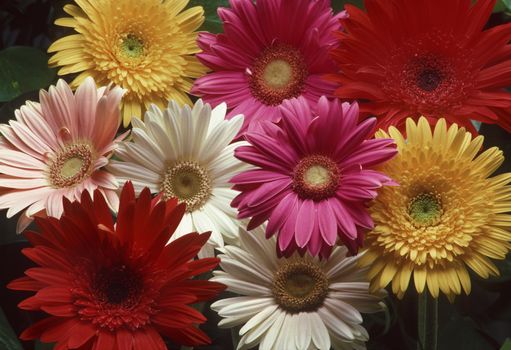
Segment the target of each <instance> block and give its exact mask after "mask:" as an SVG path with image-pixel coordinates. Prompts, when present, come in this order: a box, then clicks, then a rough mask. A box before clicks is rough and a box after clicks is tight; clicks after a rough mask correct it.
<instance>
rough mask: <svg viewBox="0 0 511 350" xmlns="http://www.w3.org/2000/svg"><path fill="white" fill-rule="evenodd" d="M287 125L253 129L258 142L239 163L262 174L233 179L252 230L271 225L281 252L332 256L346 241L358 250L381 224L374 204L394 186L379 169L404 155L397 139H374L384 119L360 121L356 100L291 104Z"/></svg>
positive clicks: (286, 108)
mask: <svg viewBox="0 0 511 350" xmlns="http://www.w3.org/2000/svg"><path fill="white" fill-rule="evenodd" d="M280 111H281V113H282V116H283V118H282V122H281V123H279V124H275V123H271V122H269V121H266V122H260V123H259V124H258V127H254V128H253V130H251V131H249V132H247V133H246V134H245V137H246V139H247V141H248V142H249V143H250V145H247V146H241V147H238V148H237V149H236V152H235V155H236V157H238V158H239V159H241V160H243V161H245V162H247V163H250V164H253V165H255V166H257V167H258V169H253V170H249V171H246V172H244V173H241V174H239V175H237V176H235V177H234V178H233V179H232V182H233V183H234V184H235V186H234V188H235V189H236V190H239V191H241V193H240V194H239V195H238V196H237V197H236V198H235V199H234V200H233V202H232V205H233V206H235V207H238V209H239V217H240V218H248V217H251V220H250V222H249V224H248V229H249V230H251V229H253V228H255V227H257V226H259V225H260V224H262V223H263V222H264V221H266V220H269V221H268V226H267V228H266V235H267V237H270V236H272V235H273V234H275V233H277V234H278V249H279V251H280V252H281V253H282V254H283V255H285V256H289V255H290V254H292V253H293V252H294V251H295V250H299V251H301V252H304V251H305V250H308V251H309V252H310V253H311V254H312V255H314V256H316V255H318V254H320V255H321V256H325V257H326V256H328V255H329V254H330V252H331V250H332V247H333V246H334V245H336V244H337V243H338V242H339V240H340V243H344V244H345V245H346V246H347V247H348V248H349V249H350V251H351V252H352V253H355V252H356V251H357V249H358V247H359V246H360V245H361V244H362V239H363V232H364V230H366V229H371V228H372V227H373V221H372V219H371V217H370V216H369V214H368V213H367V211H366V203H367V202H368V201H370V200H372V199H374V198H375V197H376V195H377V191H378V189H379V188H380V187H382V186H383V185H386V184H393V182H392V180H391V179H390V178H389V177H387V176H386V175H384V174H382V173H380V172H378V171H376V170H374V167H375V166H377V165H379V164H381V163H383V162H385V161H387V160H389V159H390V158H392V157H393V156H394V155H395V154H396V152H397V151H396V146H395V144H394V142H393V140H391V139H369V137H371V136H372V134H373V131H374V130H373V129H374V126H375V124H376V119H374V118H370V119H367V120H365V121H363V122H362V123H360V124H358V122H357V121H358V117H359V109H358V105H357V104H356V103H354V104H351V105H350V104H348V103H344V104H342V105H341V103H340V102H339V101H336V100H334V101H329V100H328V99H327V98H326V97H321V98H320V100H319V102H318V105H317V108H316V110H312V109H311V108H310V106H309V104H308V103H307V100H306V99H305V98H303V97H301V98H298V99H292V100H289V101H285V102H284V103H283V104H282V107H281V109H280Z"/></svg>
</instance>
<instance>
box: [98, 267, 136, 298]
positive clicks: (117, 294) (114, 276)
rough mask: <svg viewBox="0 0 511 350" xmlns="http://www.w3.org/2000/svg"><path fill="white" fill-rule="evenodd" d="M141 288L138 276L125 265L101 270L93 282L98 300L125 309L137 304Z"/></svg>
mask: <svg viewBox="0 0 511 350" xmlns="http://www.w3.org/2000/svg"><path fill="white" fill-rule="evenodd" d="M143 286H144V284H143V281H142V279H141V278H140V276H138V275H137V274H136V273H135V272H134V271H132V270H131V269H130V268H129V267H127V266H125V265H121V266H114V267H112V268H110V269H105V270H102V271H101V272H99V273H98V274H97V276H96V279H95V281H94V282H93V289H94V290H95V292H96V295H97V296H98V299H99V300H101V301H103V302H106V303H108V304H113V305H122V306H125V307H130V306H133V305H135V304H137V303H138V301H139V299H140V296H141V294H142V289H143Z"/></svg>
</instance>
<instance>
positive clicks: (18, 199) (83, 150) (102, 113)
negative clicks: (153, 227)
mask: <svg viewBox="0 0 511 350" xmlns="http://www.w3.org/2000/svg"><path fill="white" fill-rule="evenodd" d="M123 93H124V91H123V90H122V89H121V88H113V89H109V88H105V87H103V88H100V89H97V88H96V84H95V83H94V80H93V79H92V78H88V79H86V80H85V81H84V83H83V84H82V85H81V86H79V87H78V89H77V91H76V94H74V95H73V93H72V91H71V89H70V88H69V86H68V85H67V83H66V82H65V81H64V80H59V81H58V83H57V86H56V87H55V86H50V88H49V91H44V90H41V92H40V94H39V98H40V102H41V103H40V104H39V103H36V102H31V101H27V103H26V105H24V106H22V107H21V108H20V109H19V110H16V111H15V115H16V120H12V121H10V122H9V125H5V124H4V125H0V131H1V133H2V135H3V138H2V140H1V142H0V173H1V174H0V190H1V191H0V193H1V194H0V209H8V211H7V217H12V216H13V215H15V214H16V213H18V212H20V211H22V210H24V209H26V210H25V211H24V213H23V214H22V215H21V216H20V219H19V220H18V232H19V231H22V230H23V229H24V228H25V227H26V226H27V225H28V224H29V223H30V221H31V218H32V216H34V215H45V214H47V215H49V216H53V217H56V218H59V217H60V216H61V214H62V210H63V209H62V199H63V197H65V198H68V199H69V200H72V201H73V200H79V199H80V196H81V193H82V192H83V191H84V190H88V191H89V192H91V193H92V192H93V191H94V190H95V189H98V190H99V192H100V193H102V194H103V195H104V196H105V198H106V200H107V201H108V204H109V206H110V208H111V209H113V210H115V209H116V208H117V206H118V202H119V199H118V197H117V194H116V189H117V187H118V185H117V181H116V179H115V177H114V176H113V175H112V174H109V173H107V172H105V171H103V170H101V168H102V167H103V166H105V165H106V164H107V163H108V157H109V155H110V154H111V153H112V151H113V149H114V147H115V144H116V142H117V141H120V140H121V139H123V138H124V136H123V135H122V136H120V137H118V138H117V139H115V140H114V138H115V134H116V132H117V129H118V127H119V123H120V112H119V102H120V100H121V97H122V95H123Z"/></svg>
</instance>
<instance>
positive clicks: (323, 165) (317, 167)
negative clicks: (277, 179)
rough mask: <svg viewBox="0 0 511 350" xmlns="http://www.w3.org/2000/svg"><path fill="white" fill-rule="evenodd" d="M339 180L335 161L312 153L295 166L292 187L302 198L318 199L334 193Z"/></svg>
mask: <svg viewBox="0 0 511 350" xmlns="http://www.w3.org/2000/svg"><path fill="white" fill-rule="evenodd" d="M339 181H340V175H339V168H338V167H337V163H335V162H334V161H333V160H332V159H330V158H329V157H325V156H320V155H312V156H307V157H305V158H303V159H302V160H300V162H299V163H298V165H297V166H296V167H295V169H294V177H293V189H294V191H295V192H296V193H298V195H299V196H300V197H302V198H304V199H313V200H315V201H320V200H323V199H325V198H328V197H331V196H333V195H334V194H335V192H336V191H337V188H338V187H339Z"/></svg>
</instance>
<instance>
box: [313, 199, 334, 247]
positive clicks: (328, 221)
mask: <svg viewBox="0 0 511 350" xmlns="http://www.w3.org/2000/svg"><path fill="white" fill-rule="evenodd" d="M317 206H318V209H317V212H318V216H317V217H318V221H319V230H320V232H321V237H323V239H324V240H325V242H326V243H327V244H328V245H331V246H333V245H335V242H336V240H337V223H336V221H335V213H334V211H333V210H332V208H331V207H330V203H329V201H328V200H324V201H321V202H319V203H318V205H317Z"/></svg>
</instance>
